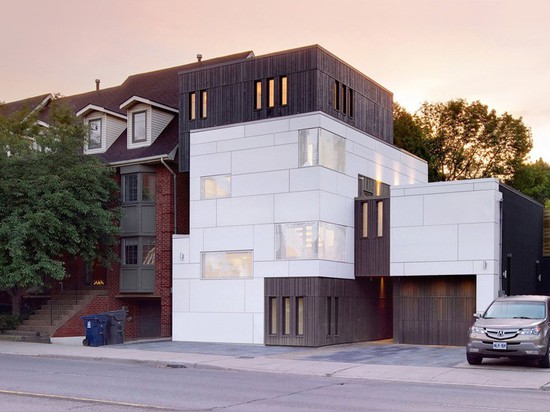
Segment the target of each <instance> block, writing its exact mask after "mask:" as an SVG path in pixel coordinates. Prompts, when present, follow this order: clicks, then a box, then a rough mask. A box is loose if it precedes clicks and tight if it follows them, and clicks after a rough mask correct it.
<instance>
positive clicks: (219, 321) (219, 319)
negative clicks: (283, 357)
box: [172, 312, 263, 343]
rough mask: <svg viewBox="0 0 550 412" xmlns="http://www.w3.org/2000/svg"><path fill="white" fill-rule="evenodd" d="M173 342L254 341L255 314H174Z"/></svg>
mask: <svg viewBox="0 0 550 412" xmlns="http://www.w3.org/2000/svg"><path fill="white" fill-rule="evenodd" d="M172 319H173V330H172V340H174V341H190V342H220V343H222V342H223V343H263V340H262V341H260V342H258V341H254V324H255V314H253V313H220V312H218V313H202V312H194V313H187V312H174V314H173V318H172Z"/></svg>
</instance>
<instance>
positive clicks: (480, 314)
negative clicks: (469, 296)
mask: <svg viewBox="0 0 550 412" xmlns="http://www.w3.org/2000/svg"><path fill="white" fill-rule="evenodd" d="M482 316H483V313H481V312H476V313H474V318H476V319H480V318H481V317H482Z"/></svg>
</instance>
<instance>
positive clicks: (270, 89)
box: [267, 79, 275, 108]
mask: <svg viewBox="0 0 550 412" xmlns="http://www.w3.org/2000/svg"><path fill="white" fill-rule="evenodd" d="M267 107H269V108H273V107H275V79H267Z"/></svg>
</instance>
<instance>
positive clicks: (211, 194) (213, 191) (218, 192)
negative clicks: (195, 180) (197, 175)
mask: <svg viewBox="0 0 550 412" xmlns="http://www.w3.org/2000/svg"><path fill="white" fill-rule="evenodd" d="M229 196H231V176H230V175H225V176H205V177H202V178H201V199H215V198H220V197H229Z"/></svg>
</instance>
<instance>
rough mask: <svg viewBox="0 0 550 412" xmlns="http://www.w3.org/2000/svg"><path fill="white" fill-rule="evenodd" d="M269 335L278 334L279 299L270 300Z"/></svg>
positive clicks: (272, 298)
mask: <svg viewBox="0 0 550 412" xmlns="http://www.w3.org/2000/svg"><path fill="white" fill-rule="evenodd" d="M269 334H270V335H276V334H277V298H275V297H271V298H269Z"/></svg>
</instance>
